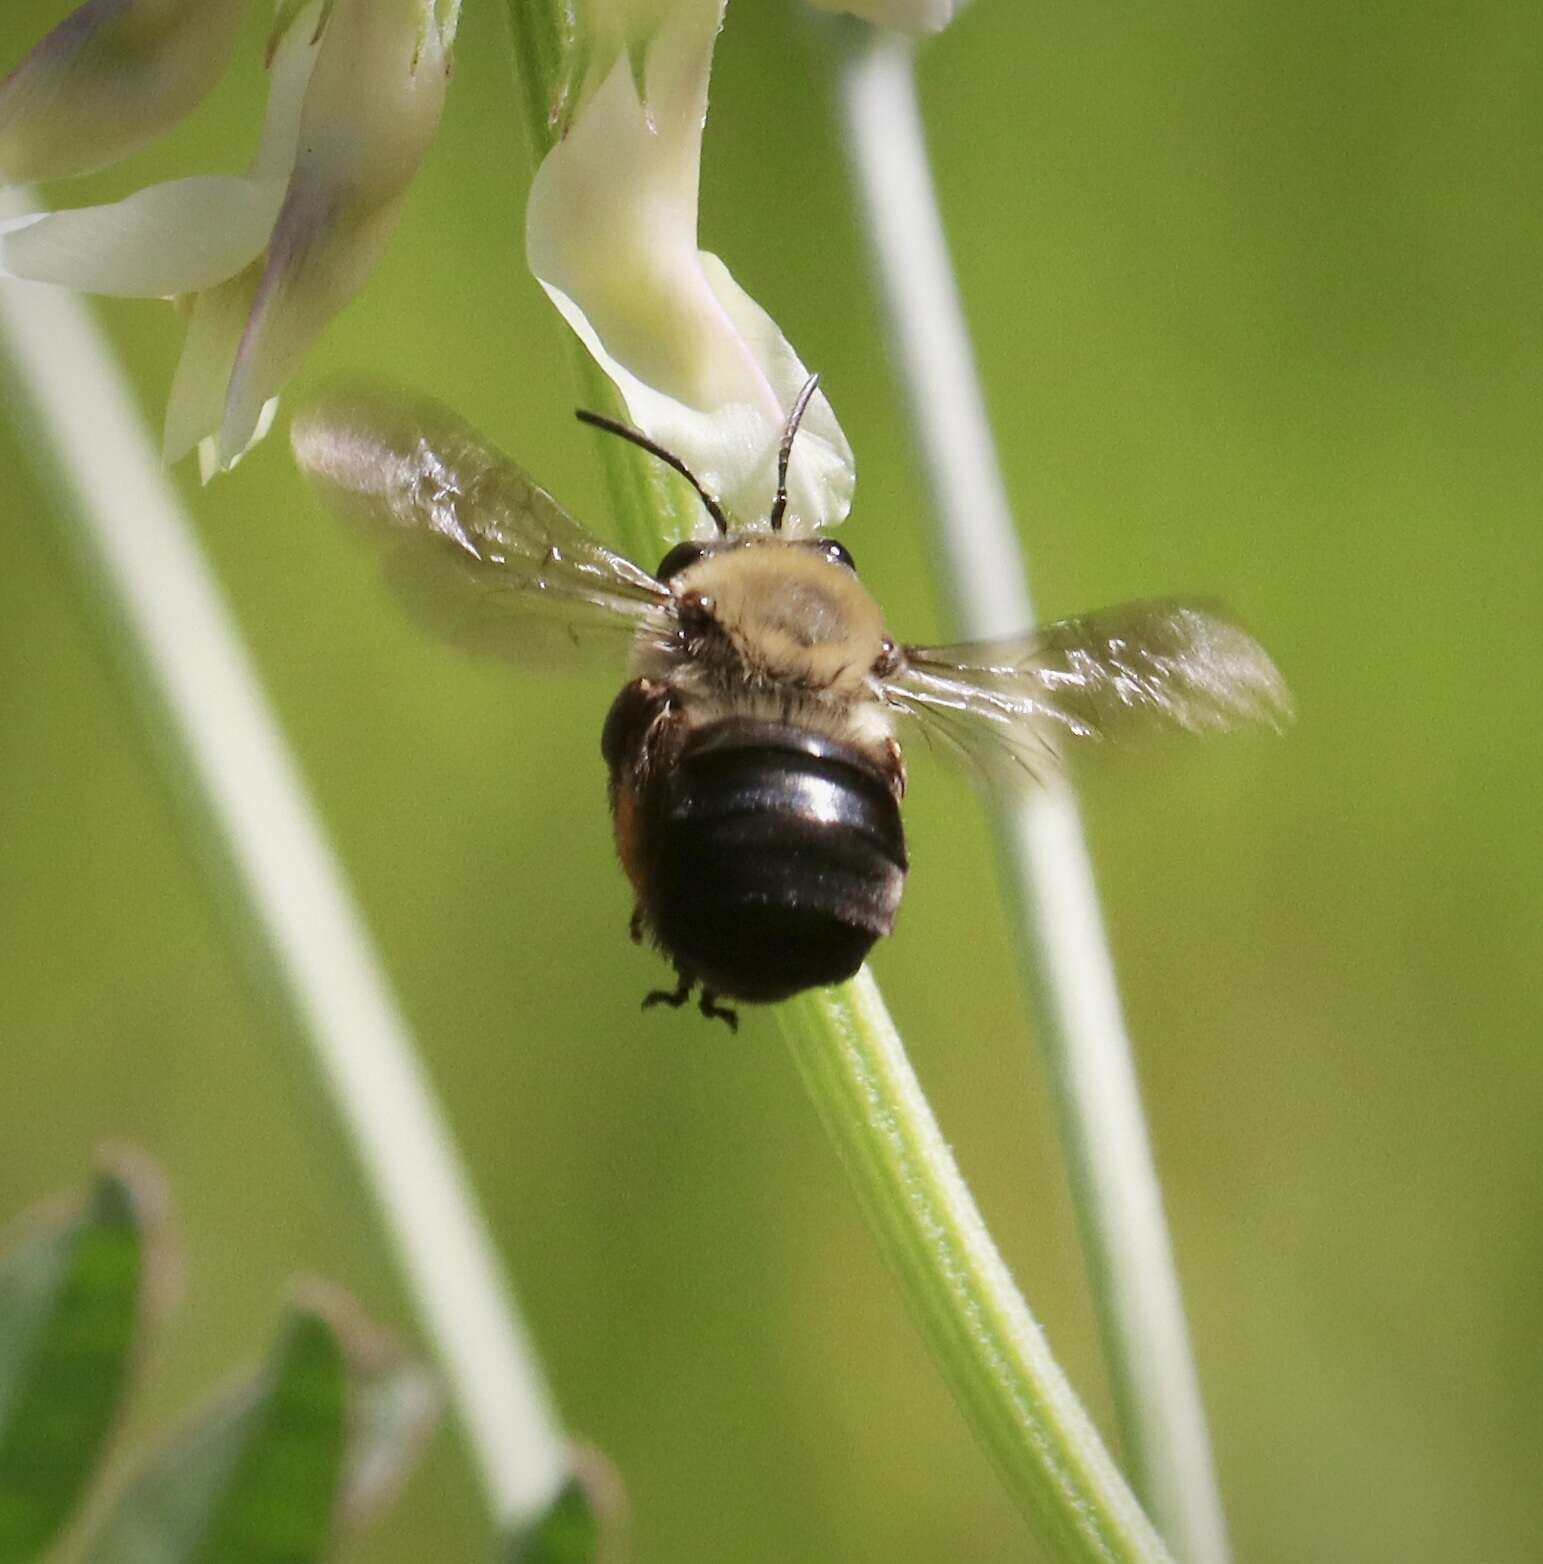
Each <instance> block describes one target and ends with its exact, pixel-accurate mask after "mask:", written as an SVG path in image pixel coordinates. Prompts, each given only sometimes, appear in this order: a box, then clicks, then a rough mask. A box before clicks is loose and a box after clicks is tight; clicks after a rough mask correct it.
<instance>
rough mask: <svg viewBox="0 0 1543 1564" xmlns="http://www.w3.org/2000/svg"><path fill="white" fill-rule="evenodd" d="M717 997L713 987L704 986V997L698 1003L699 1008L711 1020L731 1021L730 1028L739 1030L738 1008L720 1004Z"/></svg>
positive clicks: (735, 1030)
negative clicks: (733, 1008)
mask: <svg viewBox="0 0 1543 1564" xmlns="http://www.w3.org/2000/svg"><path fill="white" fill-rule="evenodd" d="M717 999H718V996H717V995H716V994H714V993H713V992H712V990H711V989H707V988H704V989H703V990H702V999H701V1002H700V1003H699V1004H698V1006H697V1009H698V1010H700V1011H701V1012H702V1014H703V1015H704V1016H706V1017H707V1019H708V1020H709V1021H727V1022H728V1023H729V1030H730V1031H731V1032H737V1031H738V1030H739V1012H738V1011H737V1010H730V1009H729V1007H728V1006H727V1005H720V1004H719V1003H718V1002H717Z"/></svg>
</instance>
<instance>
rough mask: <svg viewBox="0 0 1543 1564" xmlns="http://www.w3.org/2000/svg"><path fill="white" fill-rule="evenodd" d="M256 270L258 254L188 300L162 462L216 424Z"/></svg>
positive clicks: (174, 458) (175, 456)
mask: <svg viewBox="0 0 1543 1564" xmlns="http://www.w3.org/2000/svg"><path fill="white" fill-rule="evenodd" d="M262 273H263V262H262V259H261V257H259V258H258V259H257V260H255V261H254V262H253V263H252V264H251V265H250V266H248V267H247V268H246V269H245V270H244V271H241V272H239V273H237V275H236V276H234V277H232V278H231V279H230V280H229V281H228V282H222V283H221V284H220V285H219V286H218V287H217V288H209V289H207V290H205V291H204V292H203V293H200V294H199V295H198V297H197V298H196V299H194V300H193V301H192V312H191V314H190V315H189V316H188V326H187V336H186V337H185V338H184V339H183V344H182V357H181V358H180V359H179V360H178V361H177V373H176V374H175V375H174V376H173V377H172V383H171V396H170V397H169V398H168V399H167V403H166V425H165V429H164V431H163V433H162V436H161V454H162V455H163V456H164V457H165V459H166V462H167V464H168V465H170V464H171V463H173V462H180V461H181V460H182V458H183V457H184V456H186V455H187V454H188V452H189V451H191V450H192V449H193V447H194V446H196V445H197V444H198V443H199V441H200V440H202V439H204V438H205V437H206V436H207V435H210V434H212V433H213V432H214V431H215V430H216V429H218V428H219V426H220V417H221V412H222V409H223V408H224V406H225V390H226V387H227V386H229V384H230V371H231V366H232V365H233V364H234V363H235V362H236V349H237V348H238V347H239V346H240V344H241V335H242V333H243V332H244V331H245V330H246V322H247V316H248V315H250V314H251V313H252V300H253V299H255V298H256V297H257V284H258V283H259V282H260V281H261V280H262ZM254 427H255V425H254Z"/></svg>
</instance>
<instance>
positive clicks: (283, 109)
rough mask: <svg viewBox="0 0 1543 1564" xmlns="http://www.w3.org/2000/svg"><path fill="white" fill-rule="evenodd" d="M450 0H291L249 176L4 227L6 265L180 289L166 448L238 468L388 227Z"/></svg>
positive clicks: (73, 279)
mask: <svg viewBox="0 0 1543 1564" xmlns="http://www.w3.org/2000/svg"><path fill="white" fill-rule="evenodd" d="M457 11H458V0H438V3H435V0H288V3H286V4H284V5H283V6H282V7H281V10H280V19H279V23H278V26H277V29H276V32H275V35H274V38H273V40H272V43H271V45H270V62H269V83H270V85H269V96H268V109H267V114H266V117H265V121H264V126H263V133H262V139H261V142H260V145H259V147H258V150H257V154H256V156H255V157H254V158H253V161H252V165H251V167H250V168H249V170H248V171H247V173H246V174H245V175H242V176H237V175H201V176H195V177H193V178H188V179H178V180H173V181H171V182H169V183H167V184H162V185H155V186H151V187H150V188H149V189H146V190H141V191H139V192H138V193H137V194H135V195H132V196H130V197H128V198H127V199H126V200H123V201H119V202H115V203H113V204H111V205H107V206H98V207H84V208H80V209H78V210H75V211H63V212H52V213H47V214H35V215H33V216H31V217H27V218H22V219H19V220H13V221H12V222H11V223H9V224H7V225H5V227H4V228H3V229H0V271H4V272H8V273H9V274H11V275H13V276H17V277H26V278H29V279H31V280H33V281H39V282H54V283H59V284H62V285H64V286H66V287H71V288H78V289H81V290H83V291H86V292H93V293H114V294H126V295H133V296H136V297H175V296H181V297H184V298H186V299H188V300H189V303H190V311H189V319H188V331H187V341H186V345H185V346H184V349H183V354H182V359H181V362H180V363H179V364H178V366H177V374H176V378H175V380H174V382H173V385H172V392H171V398H170V402H169V404H168V407H167V413H166V429H165V437H164V443H165V454H166V458H167V460H168V461H176V460H178V459H179V458H180V457H182V456H184V455H186V454H187V452H188V451H190V450H191V449H192V448H193V447H194V446H195V445H199V444H200V442H203V445H202V449H201V459H202V465H203V469H204V474H205V476H206V477H207V476H208V474H209V473H210V472H211V471H212V470H215V469H218V468H225V467H229V466H231V465H233V464H234V463H235V462H236V461H237V460H238V459H239V458H240V456H241V455H242V453H243V452H244V451H245V450H246V449H247V448H248V446H249V445H250V444H251V443H252V442H253V440H254V439H257V438H260V437H261V435H262V433H263V432H264V430H265V428H266V423H267V419H268V418H269V417H271V403H272V399H273V398H274V397H275V396H276V394H277V392H278V390H279V389H280V387H281V386H282V384H283V382H284V381H285V379H287V378H288V376H289V375H290V373H291V372H292V371H293V370H294V368H295V367H296V365H297V364H298V362H299V360H300V358H301V356H302V355H303V353H304V352H305V350H306V348H307V347H308V346H309V345H310V343H311V341H312V340H313V339H314V338H315V336H316V334H317V333H318V332H319V331H320V330H321V329H322V327H323V326H325V325H326V323H327V322H328V321H329V320H330V319H331V318H332V317H333V316H334V315H335V314H336V313H337V312H338V311H339V310H340V309H341V308H342V307H343V306H344V305H345V304H346V303H347V302H348V300H349V299H350V298H351V297H352V296H353V294H354V293H355V292H356V291H357V289H358V288H359V287H360V285H361V284H362V283H363V282H364V280H365V278H366V277H367V276H368V274H369V273H370V271H371V270H372V269H373V268H374V266H375V263H376V262H377V261H378V260H379V258H380V254H381V251H382V249H383V248H384V246H385V244H386V241H387V240H388V238H389V237H390V235H391V232H392V230H393V229H394V228H395V226H396V222H397V219H398V217H399V216H400V213H401V207H402V202H403V200H404V198H405V196H406V192H407V188H408V185H409V183H410V181H411V179H412V176H413V174H414V173H415V172H416V170H417V166H418V163H419V160H420V159H421V157H422V155H423V153H424V151H425V150H426V149H427V147H428V145H429V142H430V141H431V140H432V138H433V134H434V131H435V129H436V127H437V126H438V123H439V116H440V111H441V109H442V108H443V106H444V99H445V85H446V79H447V77H448V74H449V68H450V45H451V43H452V41H453V39H454V35H455V26H456V20H457Z"/></svg>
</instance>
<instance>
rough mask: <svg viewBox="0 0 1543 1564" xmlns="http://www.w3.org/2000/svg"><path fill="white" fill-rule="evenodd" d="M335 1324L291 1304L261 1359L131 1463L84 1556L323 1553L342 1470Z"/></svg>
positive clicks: (212, 1562) (340, 1359) (213, 1560)
mask: <svg viewBox="0 0 1543 1564" xmlns="http://www.w3.org/2000/svg"><path fill="white" fill-rule="evenodd" d="M346 1403H347V1373H346V1369H345V1365H344V1355H343V1346H342V1342H341V1340H340V1338H339V1334H338V1331H337V1330H336V1328H335V1327H334V1326H333V1325H332V1323H331V1322H330V1321H329V1320H328V1319H327V1318H326V1317H325V1316H324V1315H323V1314H322V1313H321V1312H320V1311H318V1310H316V1309H312V1308H299V1309H296V1311H295V1312H294V1314H293V1315H292V1316H291V1318H290V1319H289V1321H288V1323H287V1324H286V1325H285V1327H284V1329H283V1330H282V1331H281V1332H280V1334H279V1338H278V1341H277V1342H276V1343H275V1345H274V1348H273V1351H272V1352H271V1353H270V1355H269V1358H268V1362H267V1363H266V1364H265V1365H264V1367H263V1369H262V1370H261V1371H260V1372H259V1373H258V1374H257V1375H256V1376H255V1377H254V1378H253V1379H251V1380H249V1381H247V1382H246V1383H244V1384H242V1385H241V1386H240V1387H239V1388H238V1389H236V1390H235V1391H234V1392H232V1393H229V1394H227V1395H225V1396H223V1397H222V1398H221V1399H220V1400H219V1401H218V1402H217V1403H216V1405H215V1406H214V1408H213V1409H212V1410H211V1411H209V1412H207V1413H206V1414H205V1415H204V1416H202V1417H200V1418H199V1419H198V1420H197V1422H196V1423H195V1424H194V1425H193V1426H192V1427H191V1428H190V1429H189V1430H188V1431H187V1432H186V1433H185V1434H183V1435H182V1437H181V1438H179V1439H177V1440H176V1441H175V1442H174V1443H172V1444H171V1445H169V1446H168V1447H166V1448H165V1449H164V1450H163V1451H162V1452H161V1453H160V1454H159V1455H158V1456H156V1457H154V1458H153V1459H152V1460H151V1462H150V1463H149V1464H148V1465H147V1466H146V1467H145V1468H144V1469H143V1470H142V1471H141V1472H140V1473H139V1474H138V1476H137V1477H135V1478H134V1480H133V1481H132V1482H131V1484H130V1486H129V1488H128V1489H127V1491H126V1492H125V1493H124V1494H123V1496H122V1498H121V1499H120V1500H119V1501H118V1503H117V1504H116V1506H115V1507H114V1509H113V1511H112V1514H111V1515H110V1516H109V1517H108V1520H107V1523H106V1525H105V1526H104V1527H103V1528H102V1531H101V1533H100V1534H99V1535H98V1537H97V1539H96V1542H95V1545H94V1547H93V1548H92V1550H91V1553H90V1555H89V1557H90V1559H91V1561H92V1564H308V1561H310V1560H315V1559H320V1558H322V1557H323V1556H324V1554H325V1552H326V1549H327V1547H328V1544H329V1543H330V1540H331V1537H332V1530H333V1518H334V1514H335V1512H336V1509H337V1501H338V1492H339V1488H340V1486H341V1479H342V1474H343V1460H344V1448H345V1443H346V1412H347V1405H346Z"/></svg>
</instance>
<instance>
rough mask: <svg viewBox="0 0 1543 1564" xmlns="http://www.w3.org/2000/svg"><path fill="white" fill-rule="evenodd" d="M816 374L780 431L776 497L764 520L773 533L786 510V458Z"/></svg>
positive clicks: (780, 527)
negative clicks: (769, 524) (780, 444)
mask: <svg viewBox="0 0 1543 1564" xmlns="http://www.w3.org/2000/svg"><path fill="white" fill-rule="evenodd" d="M819 384H820V377H819V375H818V374H813V375H810V377H809V378H808V379H807V380H806V381H805V382H804V388H803V390H802V391H800V392H799V393H798V400H797V401H796V402H794V404H793V411H792V412H790V413H789V414H788V421H787V424H786V425H785V426H784V427H783V430H782V446H781V448H780V449H779V450H778V452H777V497H776V498H775V499H774V500H773V501H772V508H771V514H770V515H769V516H768V517H767V518H766V519H767V520H768V521H769V522H770V523H771V529H772V531H773V532H779V531H781V529H782V513H783V512H784V511H785V510H786V509H787V508H788V458H789V457H791V456H792V454H793V436H794V435H796V434H797V433H798V426H799V425H800V424H801V423H802V422H803V421H804V409H805V408H806V407H808V405H809V399H810V398H811V397H812V396H813V395H814V393H815V391H816V389H817V388H818V387H819Z"/></svg>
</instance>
